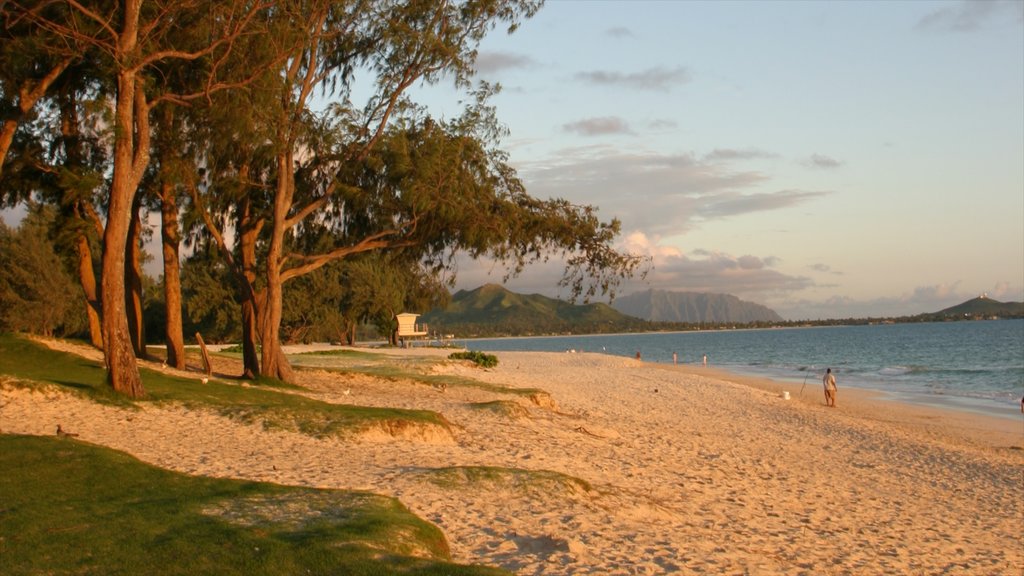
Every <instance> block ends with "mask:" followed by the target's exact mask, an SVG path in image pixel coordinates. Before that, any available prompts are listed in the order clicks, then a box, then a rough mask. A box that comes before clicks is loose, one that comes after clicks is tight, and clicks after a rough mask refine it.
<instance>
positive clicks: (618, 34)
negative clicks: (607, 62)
mask: <svg viewBox="0 0 1024 576" xmlns="http://www.w3.org/2000/svg"><path fill="white" fill-rule="evenodd" d="M605 34H607V35H609V36H611V37H612V38H633V37H634V36H636V35H635V34H633V31H632V30H630V29H629V28H626V27H625V26H615V27H614V28H609V29H608V30H607V31H606V32H605Z"/></svg>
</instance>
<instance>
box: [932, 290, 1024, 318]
mask: <svg viewBox="0 0 1024 576" xmlns="http://www.w3.org/2000/svg"><path fill="white" fill-rule="evenodd" d="M933 315H934V316H939V317H944V318H999V317H1002V318H1006V317H1010V318H1019V317H1021V316H1024V302H999V301H998V300H993V299H991V298H989V297H988V295H986V294H982V295H981V296H978V297H977V298H971V299H970V300H968V301H966V302H964V303H962V304H957V305H956V306H951V307H949V308H946V309H944V310H939V311H938V312H935V313H934V314H933Z"/></svg>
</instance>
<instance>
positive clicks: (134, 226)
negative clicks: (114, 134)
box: [124, 193, 148, 358]
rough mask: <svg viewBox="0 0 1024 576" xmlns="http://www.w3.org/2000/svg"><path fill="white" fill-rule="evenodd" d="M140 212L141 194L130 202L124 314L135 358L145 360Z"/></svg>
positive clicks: (126, 247) (136, 195)
mask: <svg viewBox="0 0 1024 576" xmlns="http://www.w3.org/2000/svg"><path fill="white" fill-rule="evenodd" d="M141 210H142V194H140V193H136V194H135V199H134V200H133V201H132V213H131V220H130V223H129V225H128V240H127V244H126V245H125V268H124V284H125V290H126V292H125V314H126V315H127V318H128V333H129V334H130V336H131V343H132V349H133V350H134V351H135V356H136V357H137V358H146V357H148V354H147V352H146V332H145V324H144V322H143V319H142V262H141V258H142V219H141V216H140V214H139V213H140V211H141Z"/></svg>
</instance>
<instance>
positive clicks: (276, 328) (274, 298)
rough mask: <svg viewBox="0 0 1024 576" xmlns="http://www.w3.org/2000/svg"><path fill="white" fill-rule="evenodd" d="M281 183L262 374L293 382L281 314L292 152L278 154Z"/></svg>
mask: <svg viewBox="0 0 1024 576" xmlns="http://www.w3.org/2000/svg"><path fill="white" fill-rule="evenodd" d="M277 169H278V184H277V190H275V194H274V216H273V224H272V231H271V234H270V246H269V248H268V251H267V261H266V275H267V276H266V277H267V287H266V299H265V301H264V305H265V310H263V314H262V318H261V319H262V321H263V322H262V323H263V329H262V330H261V334H260V336H261V338H262V342H263V349H262V351H261V352H262V354H261V360H262V362H261V363H262V365H263V374H264V375H265V376H270V377H271V378H277V379H279V380H284V381H285V382H290V381H291V379H292V371H291V366H289V365H288V359H287V358H285V356H284V353H283V352H282V351H281V314H282V310H283V301H284V299H283V295H284V294H283V288H284V287H283V285H282V280H281V264H282V261H283V257H282V254H283V252H284V232H285V220H286V219H287V217H288V210H289V208H290V207H291V203H292V202H291V200H292V186H293V184H292V182H293V180H292V178H293V173H292V170H293V169H292V157H291V154H290V153H289V152H287V151H286V152H284V153H283V154H281V155H279V156H278V159H277Z"/></svg>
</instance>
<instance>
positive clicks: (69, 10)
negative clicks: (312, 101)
mask: <svg viewBox="0 0 1024 576" xmlns="http://www.w3.org/2000/svg"><path fill="white" fill-rule="evenodd" d="M51 7H55V8H54V10H53V11H50V10H47V9H48V8H51ZM265 7H266V5H264V4H261V3H259V2H247V1H243V0H235V1H230V2H207V1H203V0H152V1H149V2H144V1H143V0H124V1H122V2H119V3H117V4H114V5H111V4H107V3H88V2H87V3H82V2H69V3H67V4H65V3H63V2H56V1H54V0H50V1H44V2H42V3H39V2H33V3H31V4H23V3H20V2H15V3H14V4H13V9H14V13H15V14H16V15H17V16H18V17H19V18H24V19H25V21H26V22H28V23H29V24H30V25H31V27H32V30H31V31H36V30H40V31H44V32H45V33H46V34H47V35H50V36H52V37H55V38H56V39H57V40H58V42H56V44H58V45H60V46H67V47H70V48H71V49H72V52H75V53H81V52H85V51H86V50H87V49H95V50H96V52H97V53H98V54H100V55H101V56H102V59H103V65H104V66H105V67H106V70H108V72H107V73H108V74H109V77H110V78H111V79H112V84H113V85H114V87H115V98H114V101H113V103H112V110H113V117H112V120H111V124H110V126H111V129H112V130H113V134H114V144H113V157H112V165H111V174H112V176H111V183H110V188H109V191H108V194H107V198H106V207H107V219H106V223H105V226H104V230H103V259H102V273H101V285H102V290H101V293H102V301H103V332H104V339H103V348H104V358H105V360H106V364H107V379H108V382H109V383H110V385H111V386H112V387H113V388H114V390H115V391H118V392H120V393H123V394H126V395H128V396H131V397H140V396H143V395H144V394H145V391H144V389H143V386H142V381H141V379H140V378H139V371H138V366H137V365H136V363H135V355H134V350H133V348H132V344H131V339H130V335H129V328H128V320H127V316H126V310H125V278H124V275H125V250H126V247H127V242H128V232H129V225H130V221H131V214H132V204H133V201H134V199H135V194H136V192H137V190H138V188H139V184H140V182H141V180H142V177H143V175H144V174H145V171H146V168H147V166H148V164H149V160H150V113H151V112H152V110H153V109H154V107H156V106H157V105H158V104H159V103H161V102H164V101H172V100H177V101H186V100H188V99H192V98H198V97H200V96H201V95H203V94H208V93H210V92H211V91H214V90H218V89H227V88H231V87H236V86H237V85H238V83H237V82H233V83H230V84H221V83H220V82H219V81H218V76H217V72H218V71H219V66H218V65H219V63H221V62H222V61H223V60H224V58H226V56H227V55H228V54H230V52H231V50H232V48H233V42H234V41H235V40H237V39H238V38H239V37H241V36H242V35H243V34H246V33H249V32H253V31H254V28H255V27H256V26H258V25H259V24H261V20H260V19H258V18H256V16H257V15H258V14H260V13H262V12H263V10H264V8H265ZM60 8H62V9H60ZM204 58H205V59H209V61H210V62H211V63H212V64H211V65H210V67H209V71H210V72H209V74H207V75H206V77H205V78H204V80H205V82H203V83H201V84H202V86H201V89H200V90H198V91H197V92H196V93H192V94H174V93H170V92H163V91H160V90H159V89H160V88H162V86H160V85H159V84H158V82H157V79H156V78H154V74H153V73H154V70H155V69H156V68H157V67H158V66H159V64H160V63H162V62H164V61H168V60H186V61H198V60H200V59H204ZM147 88H149V89H151V90H154V91H155V93H153V94H150V93H147ZM151 96H152V97H151Z"/></svg>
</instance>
